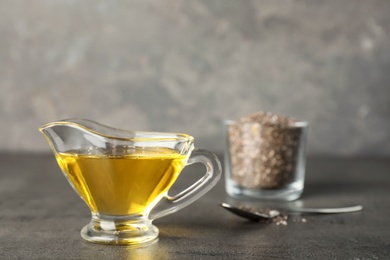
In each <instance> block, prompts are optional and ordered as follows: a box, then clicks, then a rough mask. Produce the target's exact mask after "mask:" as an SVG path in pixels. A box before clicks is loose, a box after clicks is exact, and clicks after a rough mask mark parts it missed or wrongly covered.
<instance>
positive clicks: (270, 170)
mask: <svg viewBox="0 0 390 260" xmlns="http://www.w3.org/2000/svg"><path fill="white" fill-rule="evenodd" d="M307 130H308V123H307V122H305V121H294V122H293V123H291V124H289V125H288V126H283V127H281V126H275V125H269V124H267V125H266V124H261V123H259V122H238V121H237V122H236V121H231V120H227V121H225V122H224V135H225V144H226V145H225V151H224V152H225V154H224V155H225V156H224V160H225V187H226V191H227V193H228V194H229V195H230V196H232V197H234V198H239V199H264V200H281V201H291V200H295V199H298V198H299V197H300V196H301V194H302V192H303V188H304V179H305V163H306V139H307Z"/></svg>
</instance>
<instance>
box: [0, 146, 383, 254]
mask: <svg viewBox="0 0 390 260" xmlns="http://www.w3.org/2000/svg"><path fill="white" fill-rule="evenodd" d="M198 170H200V169H197V168H196V167H195V168H189V169H186V170H185V171H184V172H183V173H182V175H181V177H180V178H179V180H178V183H177V184H175V187H174V189H177V190H179V189H180V188H182V187H183V186H185V185H187V184H188V183H189V182H191V181H192V179H195V178H198V177H199V176H201V175H198V174H197V173H195V172H197V171H198ZM223 201H227V202H230V203H237V204H238V203H240V204H248V205H254V206H261V205H262V203H260V202H250V203H249V202H244V201H235V200H233V199H230V198H228V196H227V195H226V193H225V190H224V183H223V180H221V181H220V182H219V183H218V184H217V185H216V187H215V188H213V189H212V190H211V191H210V192H209V193H207V194H206V195H205V196H203V197H202V198H201V199H199V200H198V201H196V202H195V203H193V204H191V205H190V206H188V207H186V208H184V209H182V210H181V211H179V212H176V213H174V214H172V215H169V216H166V217H164V218H161V219H158V220H156V221H155V222H154V224H155V225H156V226H158V228H159V230H160V239H159V241H158V242H157V243H154V244H153V245H150V246H148V247H144V248H137V249H135V248H129V247H125V246H106V245H97V244H91V243H88V242H85V241H83V239H82V238H81V237H80V234H79V232H80V229H81V228H82V227H83V226H84V225H85V224H87V223H88V222H89V218H90V213H89V210H88V208H87V207H86V206H85V205H84V204H83V202H82V201H81V199H79V198H78V196H77V195H76V193H75V192H74V191H73V190H72V188H71V187H70V186H69V185H68V184H67V182H66V180H65V178H64V177H63V176H62V174H61V173H60V170H59V168H58V166H57V164H56V162H55V160H54V157H53V156H52V155H47V154H28V153H23V154H17V153H13V154H10V153H0V259H389V257H390V227H389V217H390V160H389V159H388V158H343V159H342V158H308V162H307V176H306V186H305V191H304V194H303V196H302V198H301V199H299V200H297V201H295V202H291V203H292V204H299V205H305V206H343V205H354V204H362V205H363V206H364V210H363V211H361V212H355V213H349V214H337V215H290V216H289V218H288V220H287V225H277V224H276V223H258V222H249V221H246V220H244V219H241V218H239V217H236V216H234V215H231V214H229V213H228V212H227V211H225V210H224V209H222V208H221V207H220V206H219V203H220V202H223ZM276 206H278V205H276Z"/></svg>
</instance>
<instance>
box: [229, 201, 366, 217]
mask: <svg viewBox="0 0 390 260" xmlns="http://www.w3.org/2000/svg"><path fill="white" fill-rule="evenodd" d="M221 206H222V207H223V208H225V209H227V210H228V211H230V212H232V213H234V214H236V215H238V216H240V217H243V218H246V219H249V220H252V221H259V220H262V219H270V218H274V217H276V216H278V215H280V211H278V210H261V209H255V208H249V207H242V206H237V207H236V206H232V205H229V204H227V203H221ZM362 209H363V206H361V205H357V206H352V207H341V208H297V207H290V208H286V209H284V210H283V211H285V212H302V213H314V214H336V213H348V212H356V211H360V210H362Z"/></svg>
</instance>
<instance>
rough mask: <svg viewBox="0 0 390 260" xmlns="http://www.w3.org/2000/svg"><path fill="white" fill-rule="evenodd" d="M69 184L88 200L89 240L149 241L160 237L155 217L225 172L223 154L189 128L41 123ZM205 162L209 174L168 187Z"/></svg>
mask: <svg viewBox="0 0 390 260" xmlns="http://www.w3.org/2000/svg"><path fill="white" fill-rule="evenodd" d="M40 131H41V132H42V133H43V134H44V136H45V137H46V139H47V141H48V142H49V144H50V146H51V148H52V150H53V152H54V154H55V157H56V159H57V162H58V164H59V166H60V168H61V170H62V172H63V174H64V175H65V177H66V179H67V180H68V181H69V183H70V185H71V186H72V187H73V188H74V190H75V191H76V192H77V193H78V195H80V197H81V198H82V199H83V200H84V202H85V203H86V204H87V205H88V207H89V208H90V210H91V213H92V220H91V222H90V223H89V224H88V225H86V226H85V227H84V228H83V229H82V230H81V236H82V237H83V238H84V239H85V240H87V241H90V242H95V243H103V244H123V245H130V246H137V247H138V246H144V245H148V244H151V243H153V242H155V241H156V240H157V238H158V229H157V227H155V226H154V225H152V221H153V220H154V219H157V218H160V217H163V216H166V215H168V214H171V213H173V212H176V211H177V210H179V209H181V208H183V207H185V206H187V205H189V204H190V203H192V202H194V201H195V200H197V199H198V198H200V197H201V196H202V195H203V194H205V193H206V192H207V191H208V190H210V189H211V188H212V187H213V186H214V185H215V184H216V183H217V181H218V180H219V178H220V176H221V165H220V162H219V160H218V158H217V157H216V156H215V155H214V154H212V153H210V152H208V151H205V150H198V149H194V143H193V142H194V139H193V137H191V136H189V135H187V134H178V133H158V132H142V131H125V130H120V129H116V128H111V127H108V126H104V125H101V124H98V123H96V122H93V121H89V120H84V119H69V120H63V121H57V122H53V123H49V124H46V125H44V126H42V127H41V128H40ZM194 163H202V164H204V165H205V166H206V173H205V175H204V176H203V177H202V178H201V179H199V180H198V181H197V182H196V183H194V184H193V185H192V186H190V187H189V188H187V189H185V190H184V191H182V192H181V193H179V194H177V195H175V196H169V195H168V191H169V189H170V188H171V186H172V185H173V184H174V183H175V181H176V179H177V178H178V176H179V174H180V172H181V171H182V169H183V168H184V167H186V166H188V165H191V164H194Z"/></svg>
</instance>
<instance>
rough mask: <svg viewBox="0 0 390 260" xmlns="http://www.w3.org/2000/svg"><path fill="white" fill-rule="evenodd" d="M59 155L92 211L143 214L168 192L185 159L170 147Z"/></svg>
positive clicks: (63, 168)
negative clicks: (104, 153) (125, 151)
mask: <svg viewBox="0 0 390 260" xmlns="http://www.w3.org/2000/svg"><path fill="white" fill-rule="evenodd" d="M56 158H57V161H58V164H59V165H60V167H61V169H62V171H63V172H64V174H65V175H66V177H67V178H68V180H69V182H70V183H71V184H72V186H73V187H74V189H75V190H76V191H77V192H78V193H79V195H80V196H81V197H82V198H83V199H84V201H85V202H86V203H87V204H88V206H89V207H90V209H91V211H92V212H95V213H100V214H106V215H134V214H137V215H139V214H141V215H143V214H144V213H145V210H146V209H147V208H148V207H149V206H151V205H152V206H153V205H154V204H155V203H156V202H157V201H158V200H159V199H160V198H161V196H163V195H164V194H166V192H167V191H168V189H169V188H170V187H171V186H172V185H173V183H174V182H175V181H176V179H177V177H178V175H179V174H180V172H181V170H182V169H183V167H184V165H185V160H186V156H185V155H180V154H178V153H177V152H176V151H174V150H170V149H167V148H154V149H136V150H135V152H134V153H131V154H126V155H109V156H107V155H86V154H78V153H77V152H67V153H58V154H57V156H56Z"/></svg>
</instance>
